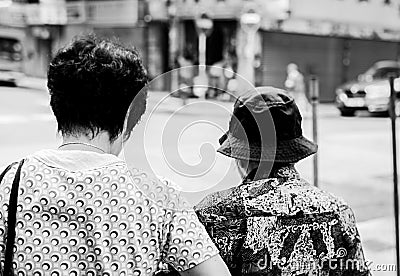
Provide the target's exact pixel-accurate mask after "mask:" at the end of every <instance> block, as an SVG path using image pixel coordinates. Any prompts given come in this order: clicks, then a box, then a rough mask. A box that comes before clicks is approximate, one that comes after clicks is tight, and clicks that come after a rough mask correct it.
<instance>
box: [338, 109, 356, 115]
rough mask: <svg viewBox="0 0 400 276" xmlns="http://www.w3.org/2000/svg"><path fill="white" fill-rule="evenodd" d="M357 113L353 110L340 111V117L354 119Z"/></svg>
mask: <svg viewBox="0 0 400 276" xmlns="http://www.w3.org/2000/svg"><path fill="white" fill-rule="evenodd" d="M354 114H355V111H354V110H352V109H340V115H341V116H343V117H353V116H354Z"/></svg>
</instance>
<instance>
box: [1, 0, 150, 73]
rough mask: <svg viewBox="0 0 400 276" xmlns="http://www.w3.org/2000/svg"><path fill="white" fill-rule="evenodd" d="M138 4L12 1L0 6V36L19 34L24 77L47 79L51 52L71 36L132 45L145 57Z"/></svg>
mask: <svg viewBox="0 0 400 276" xmlns="http://www.w3.org/2000/svg"><path fill="white" fill-rule="evenodd" d="M143 3H144V1H139V0H116V1H111V0H108V1H107V0H106V1H90V0H87V1H83V0H82V1H65V0H40V1H39V0H36V1H35V0H14V1H13V2H12V3H11V4H10V5H7V6H3V7H1V6H0V36H1V35H3V36H14V35H15V34H18V38H19V39H20V40H21V42H22V45H23V48H24V73H26V74H28V75H32V76H38V77H44V76H46V71H47V66H48V64H49V62H50V60H51V57H52V56H53V55H54V52H55V51H56V50H57V49H58V48H60V47H61V46H62V45H65V44H66V43H67V42H68V41H70V40H71V39H72V38H73V37H74V36H77V35H79V34H85V33H95V34H98V35H99V36H102V37H110V38H113V37H115V38H117V39H119V40H120V41H121V42H123V43H125V44H128V45H134V46H135V47H137V48H138V49H139V50H140V52H141V53H142V55H143V57H144V58H146V57H147V51H146V50H147V47H146V42H147V28H146V24H145V23H144V21H143V14H144V9H145V5H143Z"/></svg>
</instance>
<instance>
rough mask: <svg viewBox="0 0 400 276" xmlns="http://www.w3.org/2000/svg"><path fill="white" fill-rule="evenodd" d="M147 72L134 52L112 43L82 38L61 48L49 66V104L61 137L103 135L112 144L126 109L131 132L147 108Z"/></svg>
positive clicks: (88, 37) (89, 36)
mask: <svg viewBox="0 0 400 276" xmlns="http://www.w3.org/2000/svg"><path fill="white" fill-rule="evenodd" d="M147 81H148V78H147V72H146V69H145V68H144V66H143V63H142V60H141V58H140V56H139V54H138V52H137V51H136V50H135V49H134V48H128V47H125V46H123V45H121V44H119V43H118V42H116V41H111V40H106V39H100V38H97V37H96V36H95V35H93V34H90V35H85V36H80V37H77V38H75V39H74V40H73V41H72V42H71V43H70V44H69V45H67V46H65V47H64V48H62V49H60V50H59V51H58V52H57V54H56V56H55V57H54V58H53V60H52V61H51V63H50V66H49V70H48V81H47V87H48V88H49V92H50V105H51V108H52V109H53V113H54V115H55V117H56V119H57V123H58V131H60V132H61V133H62V134H63V135H77V134H81V133H84V134H85V135H92V138H93V137H94V136H96V135H97V134H98V133H99V132H100V131H107V132H108V133H109V135H110V140H111V141H113V140H115V139H116V138H117V137H118V136H119V135H120V134H121V133H122V130H123V127H124V121H125V117H126V115H127V111H128V108H129V106H130V104H131V103H133V105H132V107H133V108H131V109H130V114H129V122H128V125H129V126H130V127H131V128H130V130H132V128H133V127H134V126H135V125H136V124H137V122H138V121H139V120H140V117H141V116H142V115H143V113H144V112H145V110H146V99H147V92H146V89H142V88H143V87H144V86H145V85H146V84H147Z"/></svg>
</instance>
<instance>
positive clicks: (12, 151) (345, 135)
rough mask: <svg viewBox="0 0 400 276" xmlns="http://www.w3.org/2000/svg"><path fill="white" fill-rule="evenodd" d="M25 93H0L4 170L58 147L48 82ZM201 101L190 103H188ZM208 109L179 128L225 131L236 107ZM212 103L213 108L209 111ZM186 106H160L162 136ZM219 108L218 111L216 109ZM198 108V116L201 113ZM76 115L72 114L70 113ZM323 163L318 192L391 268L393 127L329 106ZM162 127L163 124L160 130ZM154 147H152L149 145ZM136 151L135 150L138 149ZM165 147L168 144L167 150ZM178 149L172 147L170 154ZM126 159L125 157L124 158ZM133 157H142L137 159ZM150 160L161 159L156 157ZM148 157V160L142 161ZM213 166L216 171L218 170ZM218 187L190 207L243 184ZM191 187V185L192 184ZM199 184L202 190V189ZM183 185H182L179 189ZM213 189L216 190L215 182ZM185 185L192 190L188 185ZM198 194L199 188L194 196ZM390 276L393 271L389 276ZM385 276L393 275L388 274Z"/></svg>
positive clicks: (322, 112) (156, 98)
mask: <svg viewBox="0 0 400 276" xmlns="http://www.w3.org/2000/svg"><path fill="white" fill-rule="evenodd" d="M21 85H22V86H23V87H18V88H14V87H5V86H2V87H0V129H1V135H0V156H1V160H0V166H1V167H2V166H5V165H7V164H8V163H10V162H11V161H15V160H18V159H19V158H22V157H23V156H25V155H27V154H30V153H33V152H34V151H36V150H40V149H44V148H56V147H57V146H58V145H59V143H60V141H59V137H58V136H57V135H56V123H55V119H54V118H53V116H52V114H51V111H50V108H49V106H48V101H49V100H48V94H47V91H46V90H45V81H44V80H42V79H27V80H25V81H24V83H22V84H21ZM165 95H166V93H163V92H150V96H149V107H148V110H152V109H153V108H154V106H156V105H157V104H159V103H160V101H161V100H162V99H163V97H164V96H165ZM201 101H204V100H199V99H193V100H190V101H189V103H188V104H189V105H190V104H191V103H196V102H197V103H199V102H201ZM209 103H210V104H208V105H207V106H208V108H209V110H208V111H207V114H204V112H203V110H201V109H202V108H201V106H198V107H196V105H193V107H194V108H193V109H192V110H191V112H190V114H189V113H181V114H178V115H176V117H177V118H176V119H175V120H174V122H184V123H187V122H188V121H187V120H189V121H197V120H203V119H205V120H213V121H214V122H215V123H216V124H219V125H221V126H223V127H227V124H228V119H229V117H228V115H227V114H225V113H224V112H221V111H219V110H218V108H219V107H221V106H223V107H224V108H226V109H228V110H230V109H231V108H232V103H231V102H216V101H209ZM211 103H213V104H211ZM181 106H182V103H181V100H180V99H177V98H168V99H167V100H164V101H162V103H161V104H160V106H159V107H158V108H157V109H156V111H155V113H154V114H152V116H153V117H154V118H155V119H156V121H157V123H158V128H160V129H163V128H164V127H165V124H166V123H167V122H169V120H168V118H169V117H170V115H171V114H173V113H174V111H176V110H177V109H179V108H180V107H181ZM213 106H215V110H213V109H212V107H213ZM196 108H197V110H196ZM71 112H73V111H72V110H71ZM318 114H319V127H320V128H319V147H320V148H319V159H320V186H321V187H322V188H323V189H326V190H328V191H330V192H333V193H335V194H336V195H338V196H340V197H342V198H344V199H345V200H346V201H347V202H348V203H349V204H350V206H351V207H352V208H353V210H354V211H355V214H356V218H357V220H358V222H359V229H360V231H361V235H362V238H363V243H364V247H365V251H366V252H365V253H366V257H367V259H368V260H371V261H373V262H374V263H381V264H390V263H394V234H393V232H394V231H393V227H394V226H393V215H392V214H393V205H392V199H393V195H392V190H393V187H392V181H391V169H392V167H391V140H390V122H389V119H388V118H385V117H371V116H370V115H368V114H364V113H361V114H359V115H358V116H356V117H352V118H344V117H340V116H339V114H338V111H337V109H336V108H334V106H333V105H331V104H322V105H320V106H319V113H318ZM145 123H146V122H145V119H144V120H143V122H142V124H141V125H139V126H138V129H137V130H135V131H134V134H133V141H132V142H131V143H132V144H133V147H134V148H136V147H137V149H138V151H139V148H140V147H141V146H142V145H141V143H142V142H143V141H141V140H142V139H143V137H140V135H141V134H140V133H143V132H141V128H143V127H144V126H143V125H144V124H145ZM161 124H163V125H161ZM170 127H171V126H170ZM172 127H173V126H172ZM304 129H305V135H306V136H307V137H311V120H310V119H309V118H306V119H305V120H304ZM220 135H221V131H219V130H217V129H215V128H214V130H213V129H210V131H208V132H207V133H206V138H205V140H208V141H210V142H211V143H213V144H214V145H217V140H218V137H219V136H220ZM157 137H158V136H157V135H153V134H152V133H150V134H149V133H146V138H145V139H147V140H148V139H150V141H146V143H154V144H157V143H158V142H157V141H156V140H157ZM192 138H193V139H189V140H184V141H183V142H182V143H186V144H184V145H182V144H179V147H180V148H184V149H191V150H193V152H197V151H198V150H199V147H200V145H198V144H197V141H196V137H192ZM151 140H154V141H151ZM135 144H136V146H135ZM164 146H165V145H164ZM168 146H171V147H174V146H175V145H174V144H167V147H168ZM125 154H126V153H125ZM135 156H141V155H140V154H138V155H135ZM152 156H156V158H153V157H152ZM159 156H160V153H159V152H158V149H157V147H156V146H154V147H149V148H148V149H146V158H149V159H152V158H153V160H152V161H151V162H150V163H151V164H154V162H157V160H156V159H157V158H158V159H159V158H160V157H159ZM140 158H143V157H140ZM219 158H221V159H222V163H226V164H228V163H229V162H231V160H230V159H229V158H225V157H219ZM133 162H134V164H135V165H137V166H139V167H140V166H141V165H142V164H145V163H146V162H144V160H134V161H133ZM298 168H299V170H300V172H301V174H302V176H303V177H304V178H306V179H308V180H310V181H312V159H310V158H308V159H306V160H305V161H303V162H302V163H300V164H299V167H298ZM218 169H219V168H218V167H213V168H212V169H211V170H218ZM228 174H229V175H228V176H227V177H226V178H225V179H224V181H222V182H221V183H218V185H211V188H210V189H209V190H204V191H200V192H187V193H185V195H186V197H187V198H188V200H189V201H190V202H191V203H193V204H195V203H197V202H198V201H199V200H200V199H201V198H202V197H203V196H204V195H205V194H207V193H209V192H211V191H215V190H221V189H224V188H227V187H229V186H234V185H236V184H237V183H238V181H239V177H238V175H237V173H236V171H234V170H230V171H229V172H228ZM164 176H165V177H167V178H170V179H171V180H173V181H176V182H179V181H180V180H179V179H177V178H175V177H174V175H172V174H171V175H164ZM188 181H189V182H190V180H188ZM196 181H197V182H196V185H202V184H203V185H205V186H210V183H202V182H201V181H203V182H204V181H208V180H205V179H202V178H201V177H200V178H199V179H196ZM199 181H200V184H199ZM178 184H180V183H178ZM211 184H212V183H211ZM186 185H188V186H190V185H191V184H190V183H189V184H187V183H186ZM196 190H201V189H196ZM392 273H393V272H392ZM374 275H379V274H374ZM384 275H391V274H390V273H389V272H386V273H384Z"/></svg>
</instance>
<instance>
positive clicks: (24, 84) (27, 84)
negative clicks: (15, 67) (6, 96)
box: [18, 76, 47, 91]
mask: <svg viewBox="0 0 400 276" xmlns="http://www.w3.org/2000/svg"><path fill="white" fill-rule="evenodd" d="M18 86H19V87H21V88H28V89H34V90H41V91H47V79H45V78H35V77H29V76H26V77H24V78H23V79H21V80H19V81H18Z"/></svg>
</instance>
